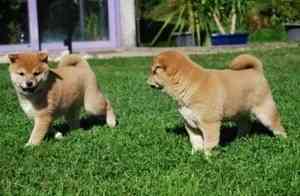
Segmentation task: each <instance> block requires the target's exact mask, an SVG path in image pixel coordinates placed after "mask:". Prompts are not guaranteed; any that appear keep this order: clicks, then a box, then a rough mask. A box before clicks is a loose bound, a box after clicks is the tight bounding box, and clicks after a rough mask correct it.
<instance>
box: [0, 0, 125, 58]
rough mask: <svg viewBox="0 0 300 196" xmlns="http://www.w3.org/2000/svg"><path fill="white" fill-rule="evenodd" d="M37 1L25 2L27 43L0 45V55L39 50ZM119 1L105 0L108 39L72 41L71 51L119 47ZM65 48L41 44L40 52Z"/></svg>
mask: <svg viewBox="0 0 300 196" xmlns="http://www.w3.org/2000/svg"><path fill="white" fill-rule="evenodd" d="M37 1H38V0H27V10H28V21H29V24H28V25H29V43H27V44H6V45H0V53H7V52H21V51H38V50H39V45H40V44H39V29H38V27H39V25H38V24H39V23H38V10H37ZM119 1H120V0H107V4H108V31H109V39H108V40H102V41H74V42H73V43H72V44H73V51H75V52H82V51H96V50H100V49H114V48H118V47H120V33H119V32H120V7H119V6H120V2H119ZM66 49H67V47H66V46H64V45H63V42H61V43H60V42H53V43H41V50H47V51H62V50H66Z"/></svg>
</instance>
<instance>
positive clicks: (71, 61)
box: [58, 54, 89, 67]
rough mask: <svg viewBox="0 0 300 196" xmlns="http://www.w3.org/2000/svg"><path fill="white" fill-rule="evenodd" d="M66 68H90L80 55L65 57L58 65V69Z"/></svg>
mask: <svg viewBox="0 0 300 196" xmlns="http://www.w3.org/2000/svg"><path fill="white" fill-rule="evenodd" d="M65 66H78V67H79V66H80V67H89V64H88V62H87V61H86V60H85V59H83V58H82V57H81V56H79V55H76V54H68V55H64V56H63V57H62V58H61V60H60V62H59V64H58V67H65Z"/></svg>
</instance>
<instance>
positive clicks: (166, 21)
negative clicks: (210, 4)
mask: <svg viewBox="0 0 300 196" xmlns="http://www.w3.org/2000/svg"><path fill="white" fill-rule="evenodd" d="M200 3H201V1H195V0H168V1H162V2H161V3H160V4H159V5H158V6H157V7H156V8H154V10H152V11H151V13H150V14H149V16H150V17H152V18H153V19H156V20H160V21H163V25H162V27H161V28H160V30H159V31H158V32H157V34H156V36H155V37H154V39H153V40H152V42H151V45H154V44H155V43H156V42H157V40H158V38H159V37H160V36H161V34H162V33H163V31H164V30H166V27H167V26H170V25H171V26H172V30H171V32H170V33H169V37H168V41H170V40H171V38H174V37H175V41H176V45H177V46H185V45H202V44H203V43H204V42H205V38H206V34H207V32H208V27H209V25H208V20H207V17H203V16H202V15H201V14H202V13H203V12H201V11H200V9H201V6H200Z"/></svg>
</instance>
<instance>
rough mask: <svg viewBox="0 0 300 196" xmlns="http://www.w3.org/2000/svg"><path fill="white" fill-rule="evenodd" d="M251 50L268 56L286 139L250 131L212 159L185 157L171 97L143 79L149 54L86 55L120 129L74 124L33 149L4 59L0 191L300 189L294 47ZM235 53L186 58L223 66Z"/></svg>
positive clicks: (298, 63) (299, 63) (297, 55)
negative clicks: (75, 126) (85, 127)
mask: <svg viewBox="0 0 300 196" xmlns="http://www.w3.org/2000/svg"><path fill="white" fill-rule="evenodd" d="M251 53H252V54H255V55H256V56H258V57H259V58H260V59H262V61H263V63H264V69H265V75H266V77H267V79H268V80H269V82H270V86H271V88H272V92H273V96H274V99H275V101H276V102H277V106H278V109H279V111H280V113H281V116H282V122H283V125H284V127H285V128H286V130H287V132H288V138H287V139H280V138H276V137H272V136H270V135H268V134H250V135H248V136H246V137H243V138H236V139H234V140H233V141H232V142H230V143H228V144H227V145H224V146H219V147H218V148H217V149H215V151H214V154H213V156H212V157H210V159H206V158H205V157H204V156H203V155H201V154H196V155H191V145H190V143H189V140H188V137H187V135H186V134H184V128H183V121H182V119H181V118H180V116H179V114H178V112H177V110H176V104H175V102H174V101H173V100H172V99H171V98H170V97H168V96H167V95H165V94H163V93H161V92H159V91H155V90H153V89H151V88H150V87H148V86H147V85H146V79H147V75H148V71H149V64H150V62H151V59H150V58H148V57H141V58H115V59H111V60H91V61H90V63H91V64H92V68H93V70H94V71H95V72H96V74H97V77H98V81H99V84H100V85H101V88H102V90H103V92H104V94H105V95H106V96H107V97H108V98H109V99H110V100H111V102H112V104H113V107H114V110H115V112H116V113H117V115H118V121H119V124H118V126H117V127H116V128H114V129H111V128H109V127H108V126H106V125H104V126H101V125H95V126H93V127H92V128H91V129H89V130H88V131H85V130H83V129H78V130H74V131H72V132H71V133H70V134H68V135H67V136H66V137H65V139H63V140H62V141H57V140H55V139H53V138H49V139H46V140H45V141H44V142H43V144H42V145H40V146H38V147H34V148H25V147H24V144H25V143H26V141H27V139H28V137H29V134H30V131H31V129H32V127H33V124H32V123H31V122H30V121H29V120H28V119H27V118H26V116H25V114H24V113H23V112H22V110H21V108H20V106H19V104H18V101H17V98H16V95H15V92H14V89H13V87H12V85H11V83H10V79H9V75H8V71H7V65H1V66H0V79H1V80H0V89H1V90H0V97H1V98H0V195H1V196H2V195H3V196H5V195H22V196H23V195H30V196H33V195H72V196H73V195H118V196H119V195H172V196H173V195H222V196H224V195H300V188H299V187H300V115H299V111H300V101H299V100H300V98H299V97H300V90H299V89H300V48H295V49H276V50H270V51H263V52H259V51H257V52H251ZM236 55H237V54H216V55H202V56H192V58H193V59H194V60H195V61H196V62H198V63H201V64H202V65H204V66H205V67H209V68H218V69H219V68H224V67H225V66H226V64H228V62H229V61H230V60H231V59H232V58H233V57H234V56H236ZM245 80H247V78H245ZM56 124H60V122H57V123H56ZM229 129H230V127H229ZM255 131H257V132H259V130H255Z"/></svg>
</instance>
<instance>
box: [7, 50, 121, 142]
mask: <svg viewBox="0 0 300 196" xmlns="http://www.w3.org/2000/svg"><path fill="white" fill-rule="evenodd" d="M8 57H9V59H10V62H11V63H10V66H9V72H10V76H11V81H12V83H13V86H14V87H15V89H16V92H17V96H18V99H19V102H20V105H21V107H22V109H23V110H24V112H25V113H26V115H27V116H28V117H29V118H30V119H33V120H34V128H33V130H32V132H31V136H30V138H29V141H28V142H27V145H37V144H40V143H41V142H42V140H43V138H44V137H45V135H46V133H47V132H48V130H49V128H50V126H51V124H52V122H53V121H54V119H55V118H57V117H60V116H63V117H64V118H65V120H66V121H67V123H68V125H69V126H70V127H71V129H74V128H79V112H80V108H81V106H84V109H85V110H86V111H87V112H88V113H90V114H92V115H96V116H98V115H105V116H106V122H107V124H108V125H109V126H110V127H114V126H115V125H116V117H115V115H114V112H113V109H112V106H111V104H110V102H109V101H108V99H107V98H105V97H104V96H103V94H102V93H101V91H100V90H99V88H98V85H97V81H96V76H95V74H94V73H93V71H92V69H91V68H90V66H89V64H88V62H87V61H85V60H83V59H82V58H80V56H77V55H67V56H64V57H63V58H62V60H61V62H60V64H59V65H58V67H57V68H56V69H50V68H49V67H48V62H47V61H48V55H47V54H46V53H19V54H10V55H9V56H8Z"/></svg>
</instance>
